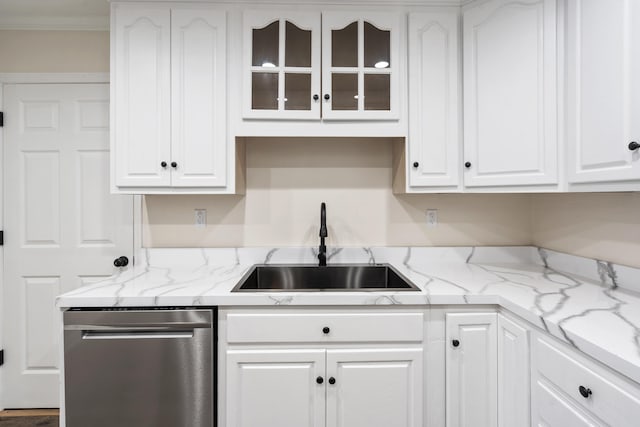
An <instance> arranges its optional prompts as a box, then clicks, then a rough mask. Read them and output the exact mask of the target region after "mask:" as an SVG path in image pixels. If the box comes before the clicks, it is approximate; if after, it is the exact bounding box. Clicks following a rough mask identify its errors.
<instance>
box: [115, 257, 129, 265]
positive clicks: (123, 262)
mask: <svg viewBox="0 0 640 427" xmlns="http://www.w3.org/2000/svg"><path fill="white" fill-rule="evenodd" d="M113 265H114V266H116V267H126V266H127V265H129V258H127V257H126V256H121V257H119V258H116V259H114V260H113Z"/></svg>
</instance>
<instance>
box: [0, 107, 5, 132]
mask: <svg viewBox="0 0 640 427" xmlns="http://www.w3.org/2000/svg"><path fill="white" fill-rule="evenodd" d="M3 126H4V113H3V112H2V111H0V128H1V127H3Z"/></svg>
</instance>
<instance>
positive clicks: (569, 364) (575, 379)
mask: <svg viewBox="0 0 640 427" xmlns="http://www.w3.org/2000/svg"><path fill="white" fill-rule="evenodd" d="M535 346H536V356H537V366H538V371H539V373H540V375H541V376H542V377H544V378H546V380H548V381H549V382H551V383H553V384H554V385H555V386H556V387H557V388H558V389H559V390H561V391H562V392H564V393H566V394H567V395H569V396H570V397H571V398H573V400H574V401H575V402H577V403H578V404H579V405H580V406H582V407H583V408H586V409H588V410H589V412H591V413H592V414H593V415H595V416H596V417H598V418H599V419H601V420H602V421H604V422H605V423H607V424H610V425H614V426H632V425H634V426H636V425H638V424H637V422H638V419H640V387H637V386H634V385H632V384H630V383H626V382H625V381H623V380H621V379H619V378H616V374H615V373H614V372H612V371H607V369H605V368H603V367H601V366H598V365H596V364H595V363H593V362H591V361H589V360H587V359H586V358H584V357H582V356H580V355H578V354H576V353H575V352H573V351H570V350H566V349H562V348H560V347H559V346H557V345H555V344H552V343H551V342H549V341H547V340H545V339H541V338H538V340H536V343H535ZM580 387H584V388H585V389H588V390H590V392H591V393H590V394H589V395H588V397H586V398H585V397H583V396H582V395H581V392H580Z"/></svg>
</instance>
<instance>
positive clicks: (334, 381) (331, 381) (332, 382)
mask: <svg viewBox="0 0 640 427" xmlns="http://www.w3.org/2000/svg"><path fill="white" fill-rule="evenodd" d="M335 383H336V379H335V378H333V377H331V378H329V384H331V385H333V384H335Z"/></svg>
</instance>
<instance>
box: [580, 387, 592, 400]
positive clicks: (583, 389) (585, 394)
mask: <svg viewBox="0 0 640 427" xmlns="http://www.w3.org/2000/svg"><path fill="white" fill-rule="evenodd" d="M578 391H579V392H580V394H581V395H582V397H584V398H585V399H588V398H589V396H591V394H592V393H591V389H590V388H586V387H585V386H582V385H581V386H580V387H578Z"/></svg>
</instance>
